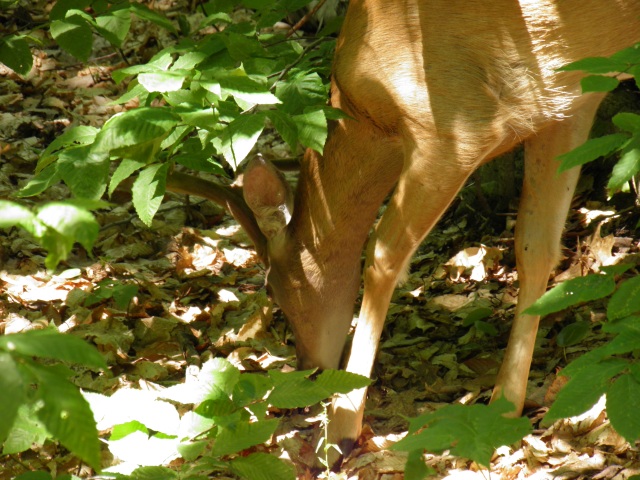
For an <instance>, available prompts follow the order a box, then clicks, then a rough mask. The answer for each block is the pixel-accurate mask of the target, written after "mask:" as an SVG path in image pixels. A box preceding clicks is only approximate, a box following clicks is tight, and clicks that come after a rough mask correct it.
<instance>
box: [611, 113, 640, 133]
mask: <svg viewBox="0 0 640 480" xmlns="http://www.w3.org/2000/svg"><path fill="white" fill-rule="evenodd" d="M611 121H612V122H613V123H614V125H615V126H616V127H618V128H620V129H622V130H626V131H627V132H631V133H634V134H638V133H640V115H637V114H635V113H629V112H622V113H618V114H617V115H615V116H614V117H613V118H612V119H611Z"/></svg>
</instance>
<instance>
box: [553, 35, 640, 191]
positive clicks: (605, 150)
mask: <svg viewBox="0 0 640 480" xmlns="http://www.w3.org/2000/svg"><path fill="white" fill-rule="evenodd" d="M561 70H583V71H585V72H587V73H590V74H592V75H590V76H587V77H585V78H584V79H582V91H583V92H584V93H586V92H610V91H612V90H614V89H615V88H616V87H617V86H618V84H619V81H618V79H617V78H614V77H608V76H603V75H605V74H608V73H609V74H610V73H612V72H621V73H628V74H631V75H633V76H634V77H635V79H636V84H637V85H639V86H640V43H638V44H636V45H634V46H633V47H630V48H626V49H624V50H622V51H620V52H618V53H615V54H613V55H612V56H611V57H608V58H607V57H593V58H585V59H583V60H578V61H577V62H573V63H570V64H569V65H566V66H565V67H563V68H561ZM613 123H614V124H615V125H616V126H617V127H618V129H620V130H621V132H620V133H614V134H611V135H606V136H604V137H600V138H594V139H591V140H588V141H587V142H585V144H584V145H582V146H580V147H578V148H576V149H575V150H572V151H571V152H569V153H566V154H564V155H561V156H560V157H558V159H559V160H560V162H561V163H560V169H559V171H560V172H562V171H564V170H568V169H570V168H573V167H575V166H577V165H583V164H585V163H587V162H590V161H592V160H595V159H596V158H598V157H601V156H606V155H610V154H612V153H613V152H619V154H620V159H619V160H618V162H617V164H616V166H615V167H614V169H613V173H612V175H611V178H610V180H609V184H608V185H607V188H608V190H609V194H613V193H614V192H616V191H619V190H620V189H621V188H623V186H624V185H625V184H626V183H627V182H628V181H629V180H630V179H631V178H632V177H634V176H635V175H637V173H638V172H639V171H640V115H636V114H634V113H619V114H618V115H616V116H615V117H613Z"/></svg>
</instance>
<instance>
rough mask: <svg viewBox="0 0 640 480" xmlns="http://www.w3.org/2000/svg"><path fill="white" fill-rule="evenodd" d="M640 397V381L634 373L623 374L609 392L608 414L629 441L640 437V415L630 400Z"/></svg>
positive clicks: (633, 400)
mask: <svg viewBox="0 0 640 480" xmlns="http://www.w3.org/2000/svg"><path fill="white" fill-rule="evenodd" d="M639 398H640V382H638V380H637V379H636V378H634V377H633V375H630V374H627V375H621V376H620V377H619V378H618V379H617V380H616V381H615V382H614V383H613V385H611V388H609V391H608V392H607V416H608V417H609V420H611V425H613V428H615V429H616V431H617V432H618V433H619V434H621V435H622V436H623V437H624V438H625V439H626V440H627V441H628V442H629V443H631V444H633V443H634V442H635V441H636V440H638V439H639V438H640V415H638V411H637V410H636V409H635V408H630V406H631V405H630V402H635V401H637V399H639Z"/></svg>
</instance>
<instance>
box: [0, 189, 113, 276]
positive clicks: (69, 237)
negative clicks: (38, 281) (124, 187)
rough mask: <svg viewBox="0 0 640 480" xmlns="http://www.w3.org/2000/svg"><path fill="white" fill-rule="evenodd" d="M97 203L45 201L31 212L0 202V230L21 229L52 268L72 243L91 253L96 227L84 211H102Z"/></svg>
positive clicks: (92, 219) (47, 265)
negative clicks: (41, 251) (40, 247)
mask: <svg viewBox="0 0 640 480" xmlns="http://www.w3.org/2000/svg"><path fill="white" fill-rule="evenodd" d="M106 205H108V204H107V203H106V202H101V201H87V200H85V201H83V200H67V201H60V202H49V203H46V204H43V205H41V206H40V207H37V208H36V209H35V211H32V210H30V209H29V208H27V207H24V206H22V205H19V204H17V203H15V202H9V201H7V200H0V211H1V212H2V215H1V216H0V228H10V227H22V228H23V229H25V230H26V231H28V232H29V233H30V234H31V235H32V236H33V237H34V238H35V239H36V240H37V241H38V242H39V243H40V244H41V245H42V246H43V247H45V248H46V249H47V252H48V253H47V258H46V260H45V266H46V267H47V268H48V269H54V268H55V267H56V266H57V265H58V263H60V262H61V261H63V260H65V259H66V258H67V256H68V255H69V253H70V252H71V249H72V248H73V244H74V243H75V242H80V244H81V245H82V246H83V247H84V248H85V249H86V250H87V252H89V254H91V248H93V244H94V242H95V241H96V238H97V237H98V231H99V229H100V226H99V225H98V222H96V219H95V218H94V217H93V215H91V213H89V212H88V211H87V209H97V208H104V207H105V206H106Z"/></svg>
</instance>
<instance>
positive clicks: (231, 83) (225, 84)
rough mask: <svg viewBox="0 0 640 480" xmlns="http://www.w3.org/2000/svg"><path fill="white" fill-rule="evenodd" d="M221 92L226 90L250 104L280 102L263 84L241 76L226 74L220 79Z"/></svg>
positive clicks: (273, 103)
mask: <svg viewBox="0 0 640 480" xmlns="http://www.w3.org/2000/svg"><path fill="white" fill-rule="evenodd" d="M220 85H221V87H222V88H223V92H227V93H229V94H231V95H233V96H234V97H237V98H239V99H241V100H244V101H245V102H248V103H250V104H252V105H275V104H277V103H281V102H280V100H279V99H278V97H276V96H275V95H274V94H272V93H271V92H270V91H269V88H268V87H267V86H266V85H265V84H264V83H260V82H257V81H255V80H252V79H251V78H249V77H243V76H233V75H230V76H227V77H225V78H222V79H220Z"/></svg>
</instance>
